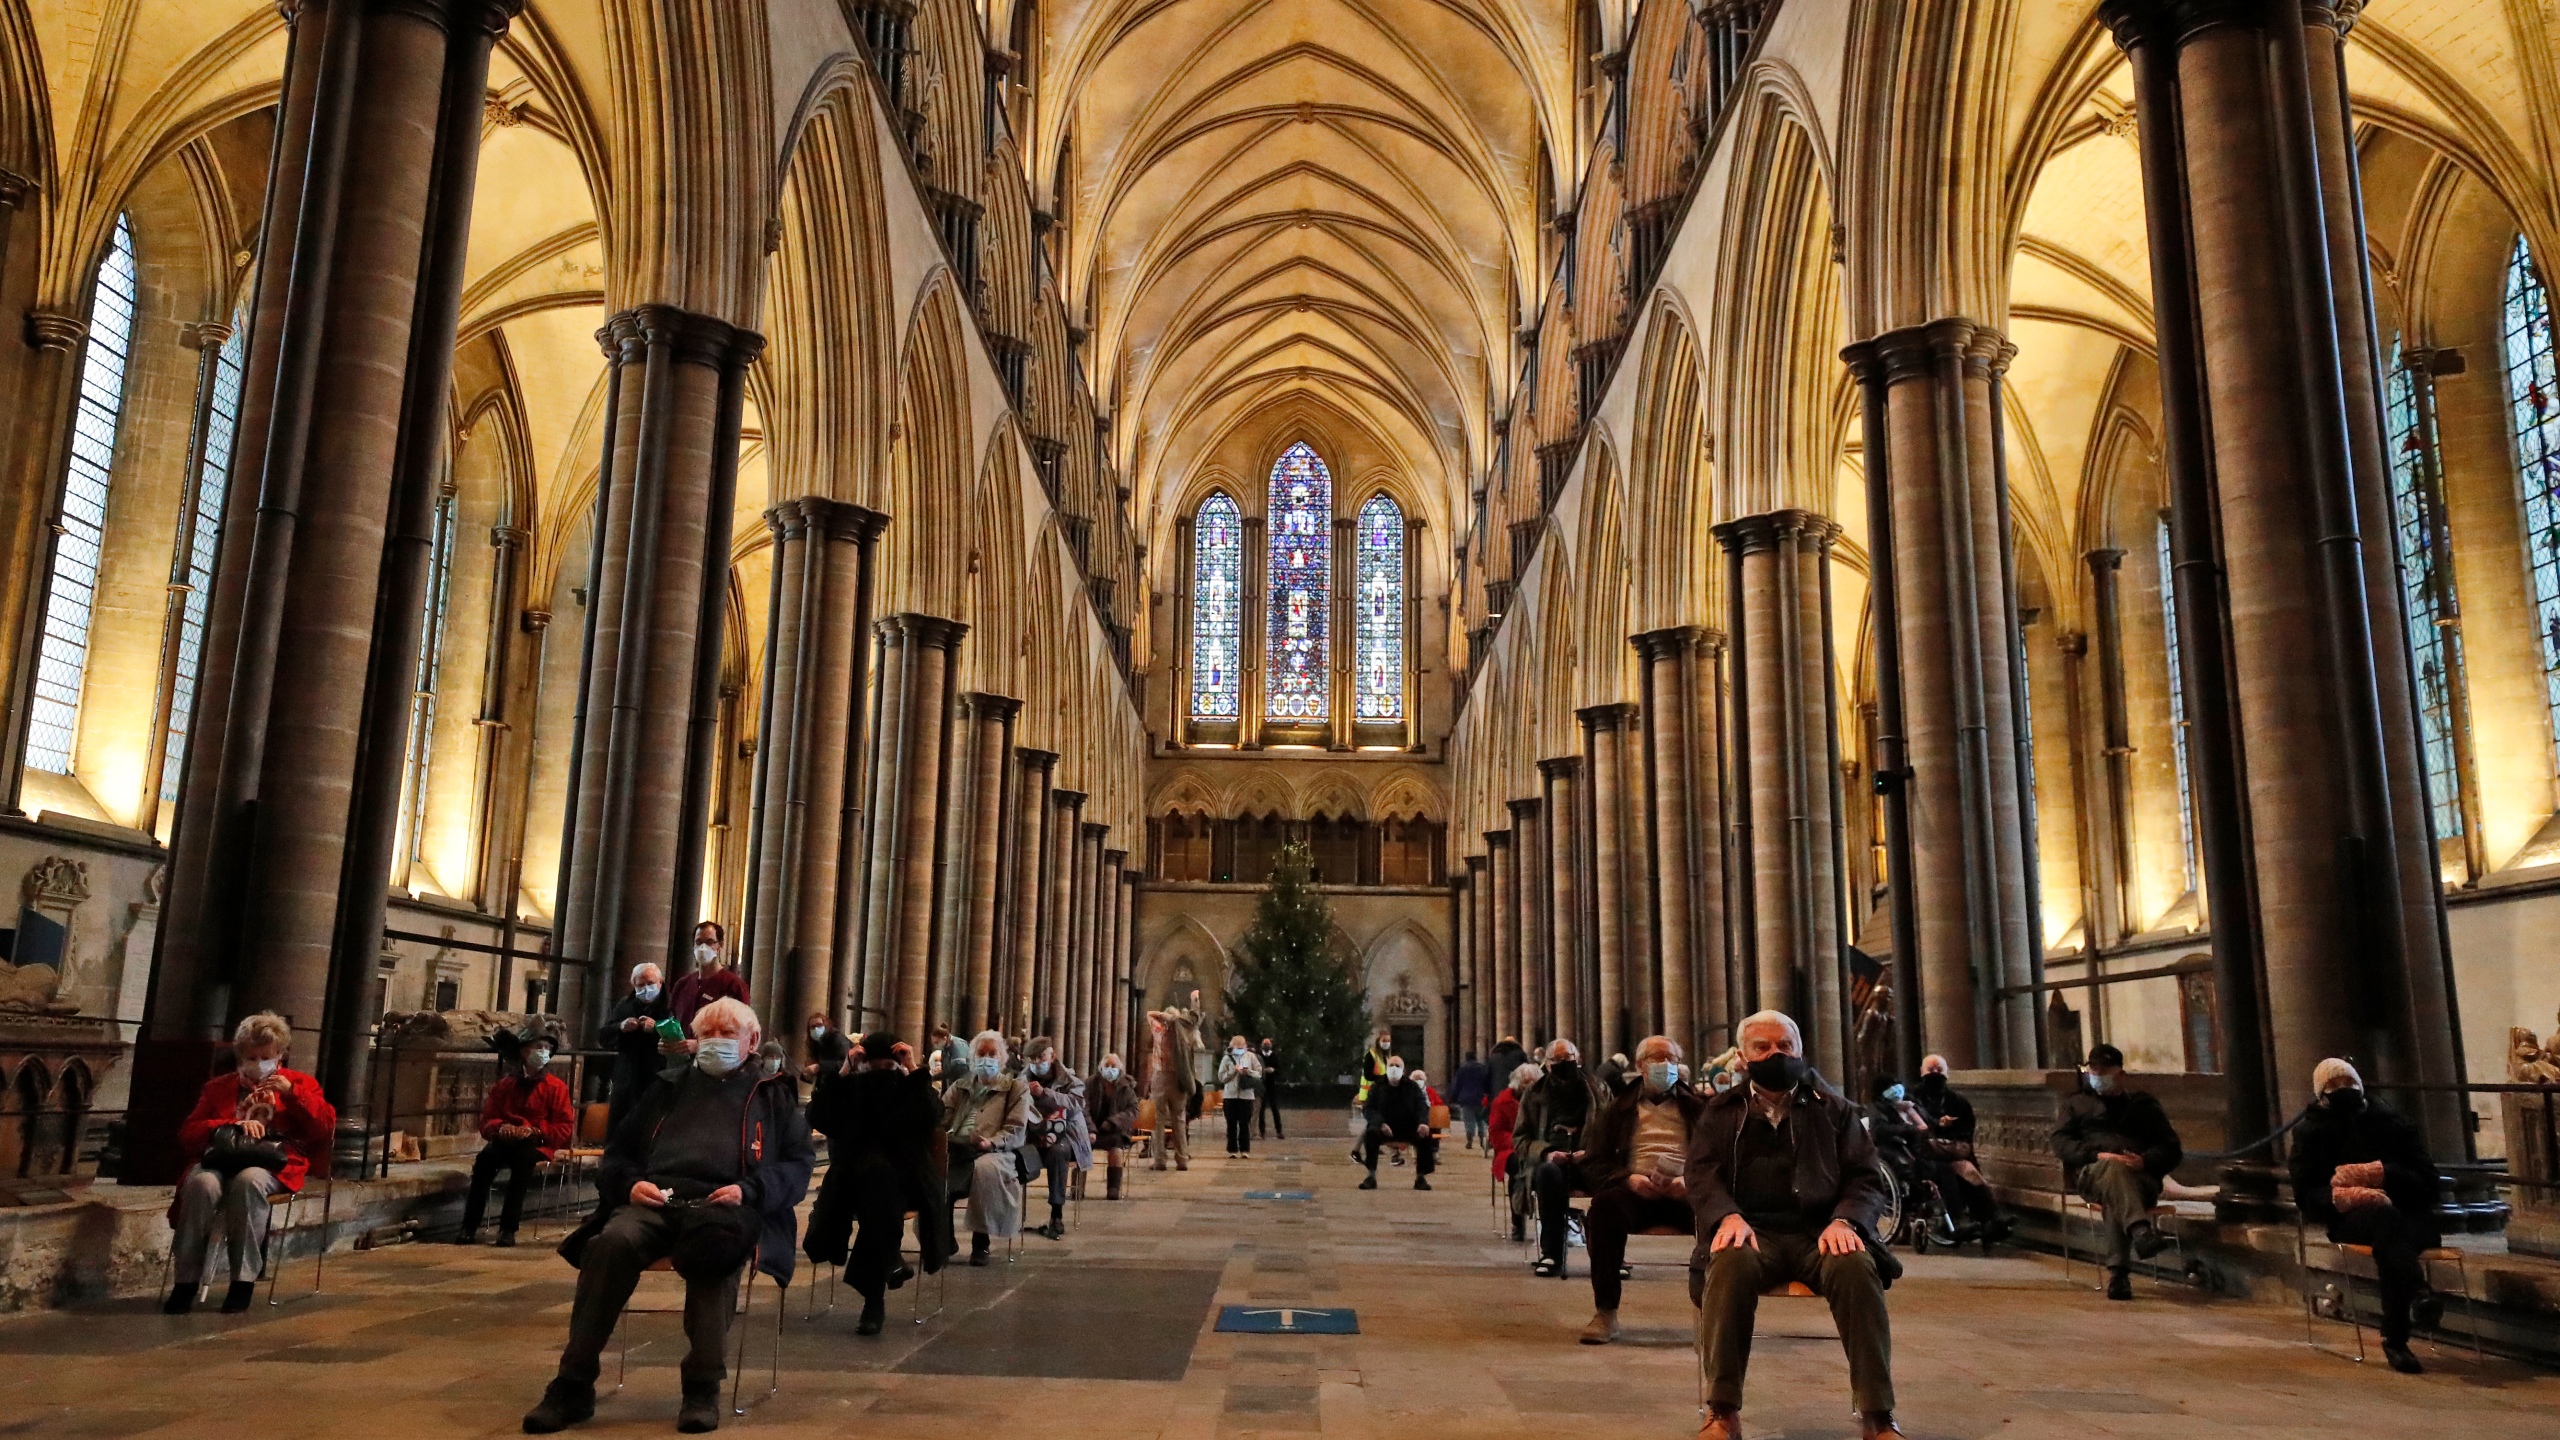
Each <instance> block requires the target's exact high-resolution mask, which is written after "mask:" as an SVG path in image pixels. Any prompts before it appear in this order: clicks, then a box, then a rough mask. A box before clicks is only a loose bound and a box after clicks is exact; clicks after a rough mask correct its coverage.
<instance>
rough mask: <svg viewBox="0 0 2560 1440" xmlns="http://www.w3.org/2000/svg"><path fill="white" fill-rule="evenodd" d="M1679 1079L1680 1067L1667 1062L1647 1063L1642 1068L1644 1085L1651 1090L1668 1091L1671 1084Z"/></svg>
mask: <svg viewBox="0 0 2560 1440" xmlns="http://www.w3.org/2000/svg"><path fill="white" fill-rule="evenodd" d="M1679 1078H1680V1067H1679V1066H1677V1065H1674V1064H1672V1063H1671V1062H1670V1061H1668V1060H1654V1061H1649V1062H1647V1064H1646V1065H1645V1067H1644V1083H1645V1086H1646V1088H1648V1089H1651V1090H1655V1091H1662V1090H1668V1089H1670V1088H1671V1082H1672V1081H1674V1080H1677V1079H1679Z"/></svg>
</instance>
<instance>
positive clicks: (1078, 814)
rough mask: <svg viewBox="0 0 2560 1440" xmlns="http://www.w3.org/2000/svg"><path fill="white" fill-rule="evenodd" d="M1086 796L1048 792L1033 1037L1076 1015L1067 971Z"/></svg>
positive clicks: (1051, 1034) (1051, 1033) (1057, 1027)
mask: <svg viewBox="0 0 2560 1440" xmlns="http://www.w3.org/2000/svg"><path fill="white" fill-rule="evenodd" d="M1084 799H1085V797H1084V792H1083V791H1081V790H1052V791H1050V792H1049V804H1050V816H1049V843H1048V863H1047V866H1046V868H1045V872H1044V873H1043V875H1042V877H1041V880H1042V889H1043V892H1044V895H1045V898H1044V899H1043V901H1042V902H1041V914H1040V1003H1039V1006H1038V1008H1037V1010H1036V1012H1035V1013H1036V1015H1037V1016H1038V1018H1037V1019H1035V1020H1034V1021H1033V1022H1032V1026H1031V1029H1030V1031H1029V1032H1028V1033H1030V1034H1036V1035H1047V1036H1049V1037H1051V1038H1053V1039H1054V1038H1056V1036H1057V1034H1058V1031H1059V1030H1060V1029H1061V1028H1062V1027H1064V1026H1065V1024H1066V1023H1067V1018H1068V1016H1069V1014H1070V1013H1071V1012H1070V1011H1069V1010H1068V1008H1067V1006H1068V1002H1069V1000H1070V999H1071V998H1072V997H1071V996H1070V995H1069V994H1068V990H1067V987H1068V983H1069V982H1068V979H1067V971H1068V968H1069V962H1070V959H1071V955H1072V950H1073V946H1074V935H1075V911H1076V906H1075V883H1076V859H1077V855H1078V853H1079V852H1080V850H1081V848H1082V846H1081V842H1082V840H1083V821H1084Z"/></svg>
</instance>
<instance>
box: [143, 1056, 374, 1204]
mask: <svg viewBox="0 0 2560 1440" xmlns="http://www.w3.org/2000/svg"><path fill="white" fill-rule="evenodd" d="M276 1076H277V1078H279V1079H281V1080H283V1081H285V1082H286V1083H287V1084H288V1085H289V1086H290V1087H291V1088H290V1089H288V1090H286V1091H285V1093H284V1096H283V1098H282V1099H281V1101H279V1102H278V1104H277V1106H276V1122H275V1125H274V1126H273V1127H272V1128H270V1129H269V1130H268V1131H267V1138H268V1139H270V1140H274V1141H277V1142H278V1143H280V1144H282V1145H283V1146H284V1153H285V1162H284V1173H283V1174H281V1175H278V1176H277V1177H276V1179H278V1180H280V1181H282V1182H284V1188H286V1189H287V1190H299V1189H301V1188H302V1178H303V1176H305V1175H306V1174H308V1173H310V1170H311V1162H312V1159H313V1158H314V1157H318V1159H319V1160H320V1162H321V1166H320V1169H321V1174H322V1175H324V1176H325V1175H327V1174H328V1156H329V1145H330V1142H331V1140H332V1139H333V1138H334V1137H335V1136H336V1134H337V1131H338V1107H337V1106H335V1105H332V1104H330V1103H329V1097H328V1096H326V1095H323V1094H321V1093H320V1082H319V1081H317V1080H314V1079H312V1078H311V1077H310V1076H308V1075H305V1074H303V1073H302V1072H301V1071H299V1070H290V1069H286V1068H285V1067H283V1066H278V1067H277V1068H276ZM239 1118H240V1072H239V1071H237V1070H226V1071H224V1072H223V1073H221V1074H219V1075H216V1076H214V1077H213V1078H212V1079H210V1080H207V1081H206V1082H204V1092H203V1093H202V1094H200V1095H198V1096H196V1108H195V1110H194V1112H193V1113H192V1114H190V1115H188V1116H187V1118H186V1119H185V1120H184V1121H182V1122H180V1123H179V1125H178V1149H179V1150H180V1151H181V1152H182V1153H183V1154H184V1155H185V1156H186V1161H187V1163H188V1164H189V1165H193V1164H195V1163H196V1162H197V1161H198V1160H201V1159H203V1158H204V1151H205V1147H206V1146H208V1145H210V1144H212V1143H213V1132H214V1131H216V1130H218V1129H220V1128H222V1127H223V1126H225V1125H228V1124H231V1123H232V1122H233V1121H235V1120H237V1119H239Z"/></svg>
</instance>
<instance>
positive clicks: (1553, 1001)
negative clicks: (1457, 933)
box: [1538, 755, 1609, 1064]
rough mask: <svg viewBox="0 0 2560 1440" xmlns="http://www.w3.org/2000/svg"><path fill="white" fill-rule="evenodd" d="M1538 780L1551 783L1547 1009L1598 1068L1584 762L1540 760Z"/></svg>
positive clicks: (1603, 1052) (1602, 1052)
mask: <svg viewBox="0 0 2560 1440" xmlns="http://www.w3.org/2000/svg"><path fill="white" fill-rule="evenodd" d="M1538 775H1539V778H1540V779H1542V780H1544V781H1545V782H1546V796H1545V799H1546V807H1545V818H1546V825H1545V828H1544V830H1543V832H1542V838H1543V839H1544V841H1545V843H1546V850H1547V856H1546V861H1547V957H1548V959H1547V993H1548V996H1549V1000H1548V1003H1549V1004H1550V1005H1552V1006H1553V1007H1554V1010H1555V1025H1556V1033H1557V1034H1559V1035H1566V1036H1570V1037H1572V1038H1573V1039H1575V1040H1578V1041H1580V1042H1581V1043H1582V1044H1583V1045H1584V1046H1585V1047H1586V1048H1587V1049H1589V1050H1591V1051H1594V1052H1596V1053H1594V1054H1593V1055H1592V1061H1593V1063H1595V1064H1597V1063H1598V1062H1599V1061H1600V1060H1601V1059H1603V1058H1605V1057H1606V1056H1607V1055H1608V1053H1609V1052H1608V1051H1607V1050H1604V1049H1601V1048H1600V1036H1599V1031H1598V1029H1597V1028H1596V1027H1594V1026H1593V1025H1591V1024H1590V1023H1589V1022H1590V1018H1591V1017H1590V1015H1589V1013H1588V1012H1587V1010H1586V1008H1585V1006H1586V1002H1587V1001H1588V999H1589V996H1590V987H1589V984H1588V976H1587V973H1586V972H1587V970H1588V968H1589V967H1588V966H1587V965H1586V964H1585V963H1584V961H1585V958H1586V957H1585V956H1584V954H1583V936H1584V929H1583V924H1582V919H1583V916H1582V897H1583V894H1584V890H1583V865H1582V836H1581V834H1580V831H1581V829H1582V827H1581V826H1580V825H1578V824H1576V823H1575V821H1576V820H1577V819H1578V818H1579V817H1580V816H1581V814H1582V802H1583V796H1582V760H1581V757H1579V756H1573V755H1562V756H1557V757H1555V758H1553V759H1549V760H1541V761H1539V762H1538Z"/></svg>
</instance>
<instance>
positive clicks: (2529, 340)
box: [2506, 235, 2560, 740]
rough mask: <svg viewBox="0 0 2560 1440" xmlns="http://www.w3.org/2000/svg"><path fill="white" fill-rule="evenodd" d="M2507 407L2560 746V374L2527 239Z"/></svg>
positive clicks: (2516, 261)
mask: <svg viewBox="0 0 2560 1440" xmlns="http://www.w3.org/2000/svg"><path fill="white" fill-rule="evenodd" d="M2506 328H2507V405H2508V411H2509V413H2510V415H2511V416H2512V417H2513V423H2514V429H2515V437H2516V481H2517V485H2518V486H2519V488H2521V489H2522V491H2523V492H2524V533H2525V557H2526V560H2527V562H2528V563H2529V565H2530V566H2531V569H2532V574H2533V600H2534V616H2535V621H2536V624H2535V629H2536V630H2537V631H2538V632H2539V633H2540V635H2541V641H2542V687H2543V701H2544V703H2545V704H2546V705H2547V706H2548V707H2549V708H2550V710H2551V713H2552V717H2553V724H2552V729H2553V732H2554V738H2555V740H2560V404H2555V403H2554V399H2555V397H2560V373H2555V370H2560V367H2555V366H2554V364H2553V361H2552V353H2551V293H2550V291H2548V290H2547V289H2545V288H2544V286H2543V283H2542V276H2541V274H2540V273H2539V272H2538V271H2536V270H2535V269H2534V266H2533V253H2532V252H2531V251H2530V250H2528V249H2527V248H2526V247H2525V243H2524V237H2523V236H2521V235H2519V236H2517V237H2516V248H2515V253H2514V255H2512V256H2511V257H2509V259H2508V261H2507V327H2506Z"/></svg>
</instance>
